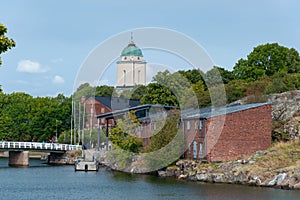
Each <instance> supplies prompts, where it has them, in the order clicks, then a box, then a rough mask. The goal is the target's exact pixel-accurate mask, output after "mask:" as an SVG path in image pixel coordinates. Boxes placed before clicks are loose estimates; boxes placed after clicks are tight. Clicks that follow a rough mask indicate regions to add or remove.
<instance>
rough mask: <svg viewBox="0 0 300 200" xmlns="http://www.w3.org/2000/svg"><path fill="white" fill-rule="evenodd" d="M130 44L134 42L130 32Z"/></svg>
mask: <svg viewBox="0 0 300 200" xmlns="http://www.w3.org/2000/svg"><path fill="white" fill-rule="evenodd" d="M130 42H133V33H132V32H130Z"/></svg>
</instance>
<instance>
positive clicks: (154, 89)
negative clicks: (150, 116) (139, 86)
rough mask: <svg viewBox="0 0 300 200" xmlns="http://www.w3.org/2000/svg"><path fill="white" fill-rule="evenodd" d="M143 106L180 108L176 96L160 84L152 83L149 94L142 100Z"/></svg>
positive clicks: (148, 88)
mask: <svg viewBox="0 0 300 200" xmlns="http://www.w3.org/2000/svg"><path fill="white" fill-rule="evenodd" d="M140 101H141V103H142V104H160V105H168V106H178V105H179V102H178V100H177V98H176V96H175V95H174V94H173V93H172V91H171V90H170V89H168V88H167V87H165V86H163V85H160V84H158V83H150V84H148V86H147V93H146V94H145V95H144V96H143V97H142V98H141V99H140Z"/></svg>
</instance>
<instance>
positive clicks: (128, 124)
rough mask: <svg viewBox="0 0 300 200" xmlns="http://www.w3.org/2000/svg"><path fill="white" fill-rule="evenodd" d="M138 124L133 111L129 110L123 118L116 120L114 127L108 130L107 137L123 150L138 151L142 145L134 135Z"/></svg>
mask: <svg viewBox="0 0 300 200" xmlns="http://www.w3.org/2000/svg"><path fill="white" fill-rule="evenodd" d="M139 126H140V122H139V120H138V119H137V117H136V116H135V113H134V111H132V112H129V113H128V115H127V116H125V117H124V119H123V120H122V119H119V120H118V122H117V125H116V127H115V128H113V129H111V130H110V135H109V139H110V140H111V141H112V143H113V144H114V145H115V146H117V147H119V148H121V149H123V150H125V151H129V152H132V153H138V152H140V150H141V147H142V146H143V144H142V142H141V141H139V140H137V138H136V137H135V136H136V133H137V127H139Z"/></svg>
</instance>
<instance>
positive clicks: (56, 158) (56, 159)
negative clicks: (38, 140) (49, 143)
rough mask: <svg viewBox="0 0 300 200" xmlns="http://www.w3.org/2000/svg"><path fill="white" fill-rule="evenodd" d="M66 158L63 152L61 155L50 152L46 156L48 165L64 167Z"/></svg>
mask: <svg viewBox="0 0 300 200" xmlns="http://www.w3.org/2000/svg"><path fill="white" fill-rule="evenodd" d="M66 157H67V154H66V153H65V152H63V153H55V152H51V153H50V155H49V156H48V164H54V165H65V164H67V160H66Z"/></svg>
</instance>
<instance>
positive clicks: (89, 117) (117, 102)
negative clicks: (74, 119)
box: [81, 96, 140, 129]
mask: <svg viewBox="0 0 300 200" xmlns="http://www.w3.org/2000/svg"><path fill="white" fill-rule="evenodd" d="M81 102H82V104H84V109H85V113H86V114H85V117H86V120H85V127H86V128H87V129H89V127H92V129H95V128H98V122H97V118H96V116H97V115H100V114H104V113H109V112H112V111H116V110H122V109H125V108H130V107H135V106H138V105H140V101H139V100H135V99H125V98H123V97H102V96H96V97H89V98H88V99H84V98H83V99H82V101H81ZM114 125H115V122H114V120H113V119H110V120H109V121H108V126H114ZM104 126H106V121H105V119H103V118H102V119H100V128H102V127H104Z"/></svg>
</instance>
